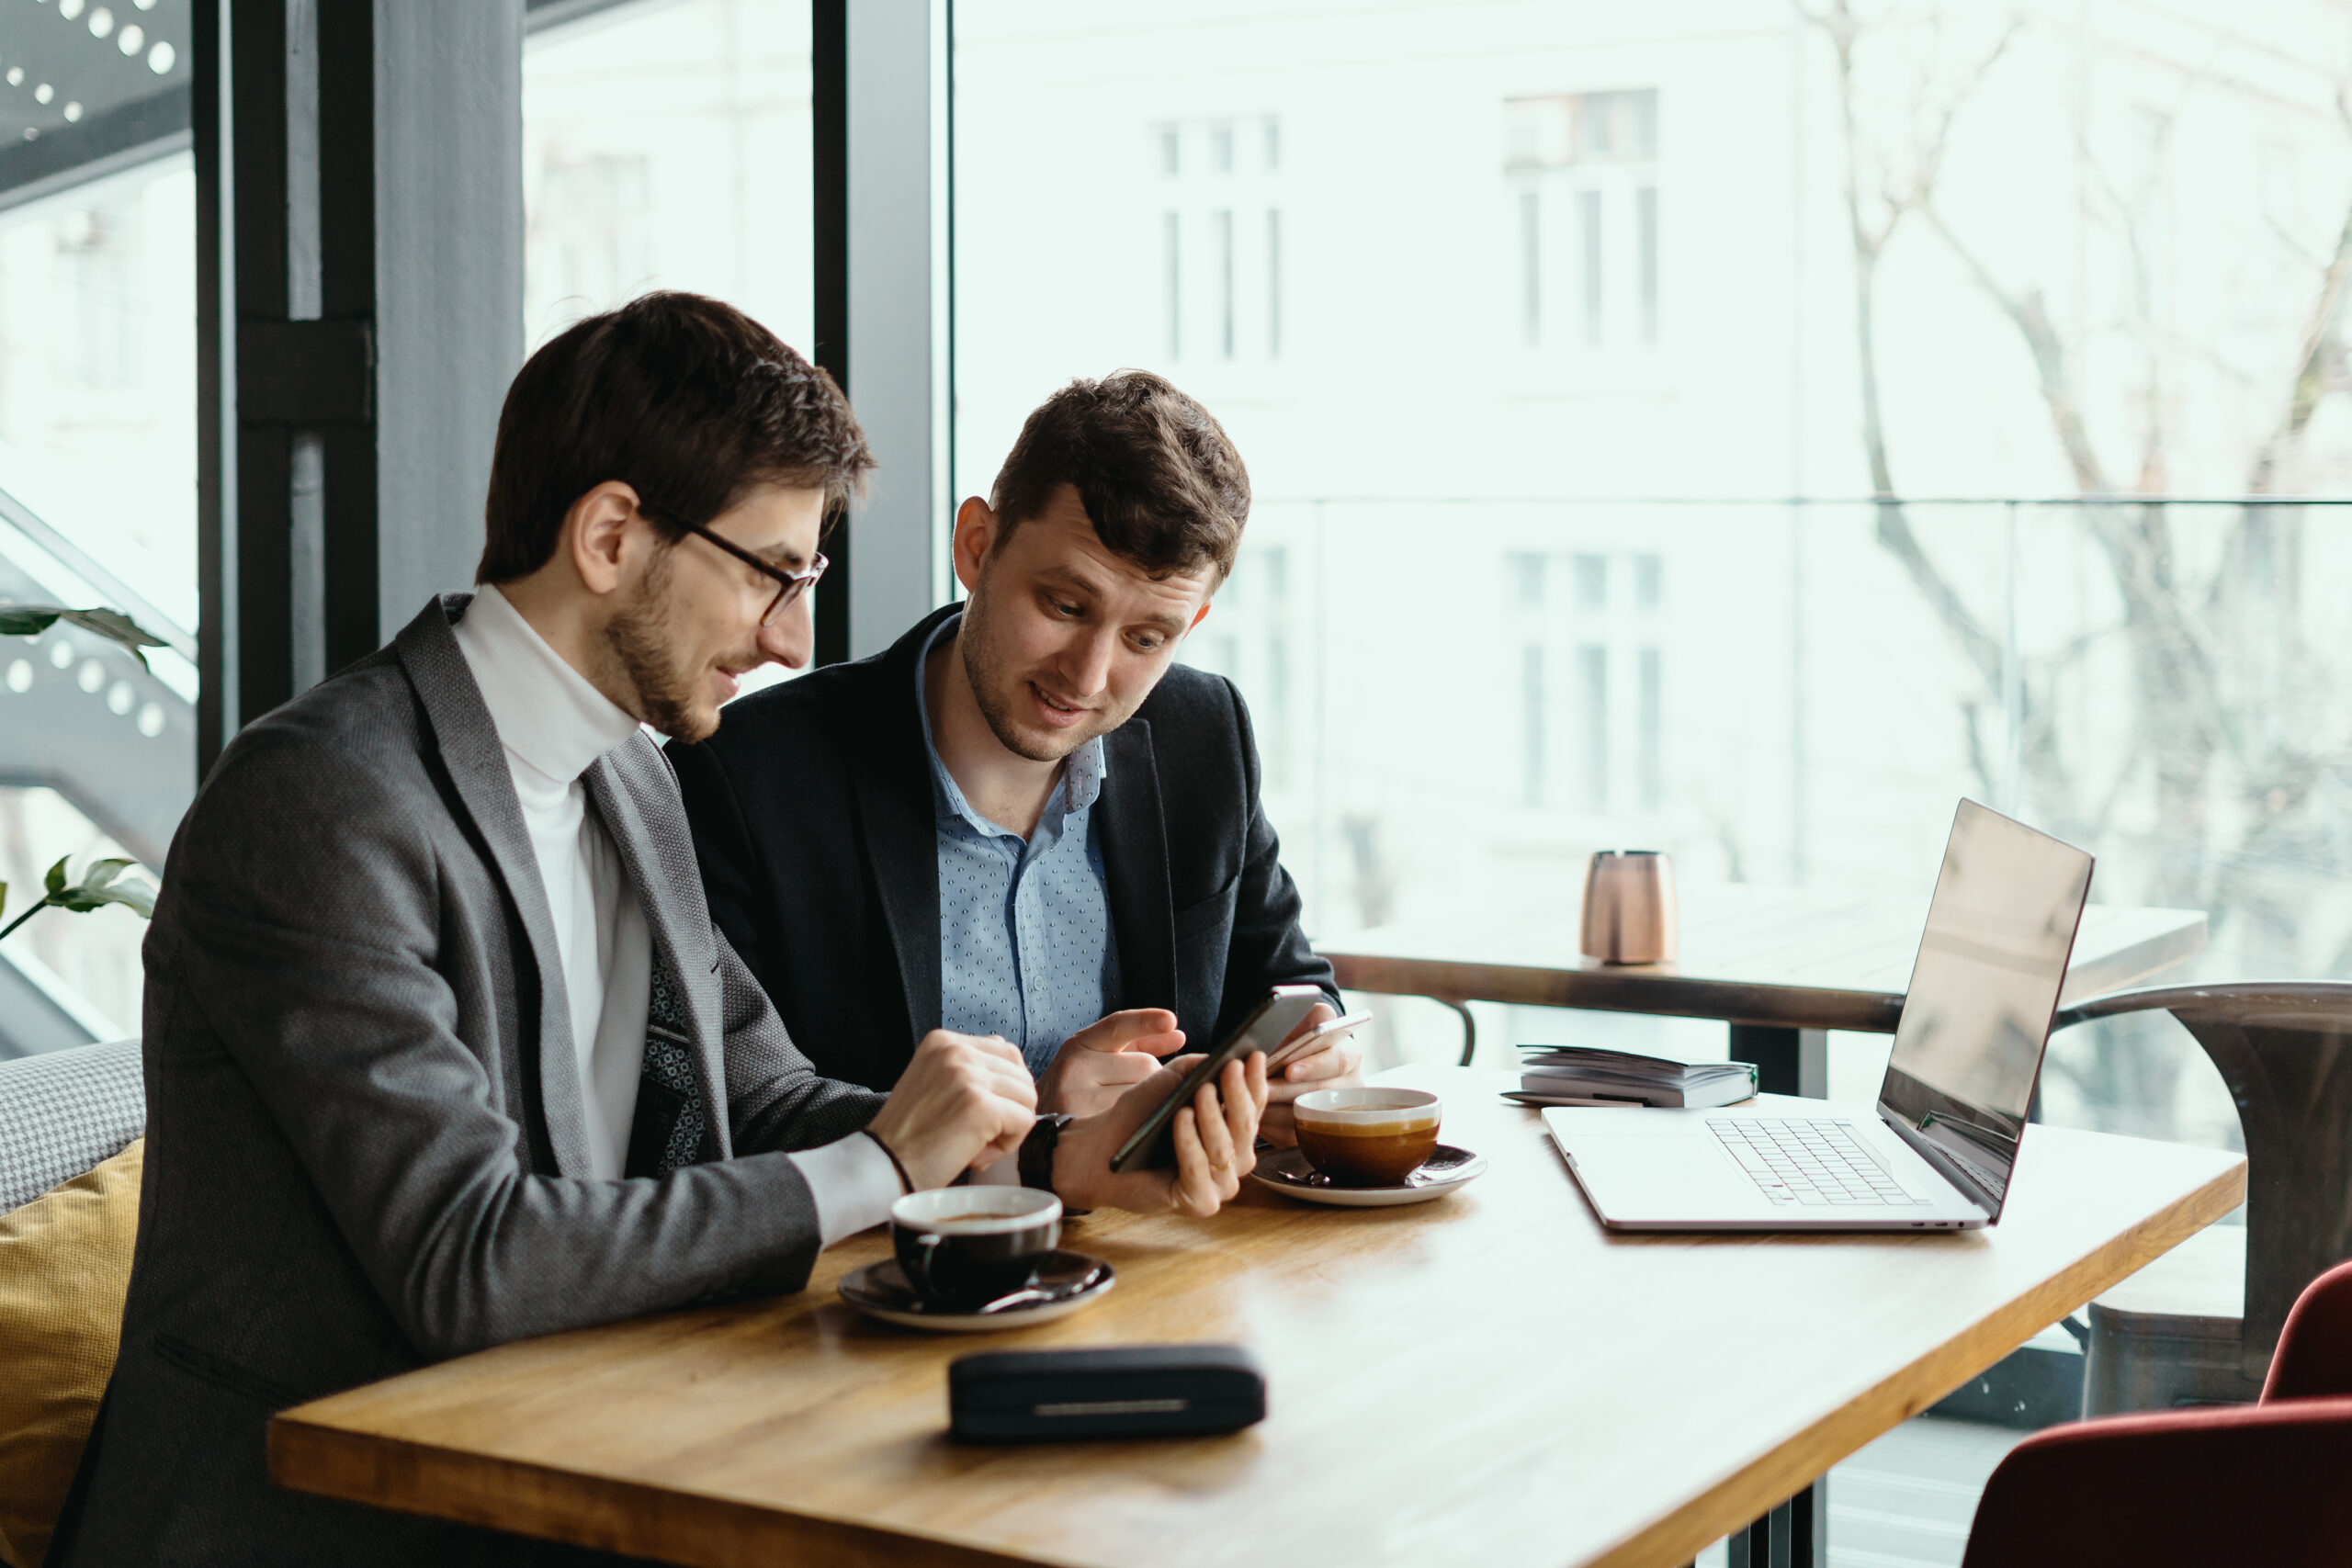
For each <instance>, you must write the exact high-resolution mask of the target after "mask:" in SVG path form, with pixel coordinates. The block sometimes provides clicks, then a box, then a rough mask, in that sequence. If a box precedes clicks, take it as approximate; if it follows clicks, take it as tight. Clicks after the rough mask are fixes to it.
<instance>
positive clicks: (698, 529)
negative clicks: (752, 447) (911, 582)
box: [637, 502, 832, 626]
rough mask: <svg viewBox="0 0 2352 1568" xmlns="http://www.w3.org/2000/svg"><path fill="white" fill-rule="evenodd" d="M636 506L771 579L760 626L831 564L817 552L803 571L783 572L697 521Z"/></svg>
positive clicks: (771, 622) (770, 623)
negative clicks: (772, 593) (772, 594)
mask: <svg viewBox="0 0 2352 1568" xmlns="http://www.w3.org/2000/svg"><path fill="white" fill-rule="evenodd" d="M637 509H638V510H639V512H642V513H645V514H646V515H647V516H648V517H652V518H656V519H658V520H660V521H662V522H664V523H667V524H669V525H671V526H673V527H676V528H684V530H685V531H686V532H687V533H689V534H692V535H693V536H695V537H696V538H697V539H707V540H709V541H710V542H711V543H712V544H714V545H717V546H718V547H719V548H720V549H722V550H725V551H726V552H727V553H728V554H729V555H730V556H733V557H734V558H736V559H737V560H739V561H741V562H742V563H743V564H744V565H745V566H748V567H750V568H751V569H752V570H753V571H756V572H758V573H759V574H760V575H761V576H762V577H765V578H769V579H771V580H773V581H775V585H776V589H775V598H773V599H771V600H769V601H768V607H767V608H766V609H765V610H763V611H762V612H761V613H760V625H762V626H774V625H775V620H776V617H777V616H778V615H783V614H784V611H785V607H786V605H788V604H791V603H792V602H793V601H794V600H795V599H797V598H799V597H800V596H801V595H802V594H803V593H806V592H809V590H810V589H811V588H814V587H816V586H817V580H818V579H819V578H820V577H822V576H824V575H825V568H827V567H829V566H831V564H832V563H831V561H829V560H827V559H826V558H824V556H823V555H822V554H820V555H817V556H815V557H813V558H811V559H810V560H809V570H807V571H786V570H784V569H783V568H782V567H776V566H770V565H769V564H768V563H767V562H765V561H763V560H762V559H761V558H759V557H757V556H755V555H753V554H752V552H751V551H749V550H747V549H745V548H743V547H741V545H730V544H729V543H728V542H727V541H726V540H724V539H722V538H720V537H719V536H718V535H716V534H714V533H712V532H711V531H710V530H709V529H707V528H706V527H704V526H703V525H701V524H699V523H689V522H687V521H686V520H685V519H684V518H683V517H680V516H678V515H676V514H675V513H669V512H657V511H655V510H654V509H653V508H651V507H650V506H648V505H646V504H645V503H644V502H638V506H637Z"/></svg>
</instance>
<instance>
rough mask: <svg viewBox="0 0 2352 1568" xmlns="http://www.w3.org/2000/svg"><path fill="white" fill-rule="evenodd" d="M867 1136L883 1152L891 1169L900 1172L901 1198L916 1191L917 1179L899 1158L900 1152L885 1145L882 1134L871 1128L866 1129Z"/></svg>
mask: <svg viewBox="0 0 2352 1568" xmlns="http://www.w3.org/2000/svg"><path fill="white" fill-rule="evenodd" d="M865 1135H866V1136H867V1137H869V1138H871V1139H873V1140H874V1146H875V1147H876V1148H877V1149H880V1150H881V1151H882V1155H883V1157H884V1158H886V1159H888V1161H889V1162H890V1168H891V1169H892V1170H894V1171H896V1172H898V1174H899V1196H900V1197H904V1196H906V1195H907V1194H908V1193H910V1192H912V1191H913V1190H915V1179H914V1178H913V1177H912V1176H911V1175H910V1174H909V1173H908V1171H907V1162H906V1161H904V1160H902V1159H900V1158H899V1152H898V1150H896V1149H894V1148H892V1147H891V1146H890V1145H888V1144H887V1143H885V1142H884V1141H883V1139H882V1134H879V1133H877V1132H876V1131H875V1130H874V1129H873V1128H871V1127H868V1128H867V1129H865Z"/></svg>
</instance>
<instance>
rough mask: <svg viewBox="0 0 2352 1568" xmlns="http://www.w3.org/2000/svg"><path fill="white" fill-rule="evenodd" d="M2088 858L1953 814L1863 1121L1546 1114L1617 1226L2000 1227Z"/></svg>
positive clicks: (1845, 1110) (1765, 1106) (1995, 816)
mask: <svg viewBox="0 0 2352 1568" xmlns="http://www.w3.org/2000/svg"><path fill="white" fill-rule="evenodd" d="M2090 886H2091V857H2090V856H2089V855H2088V854H2086V853H2085V852H2083V851H2081V850H2078V849H2075V847H2074V846H2073V845H2071V844H2064V843H2061V842H2059V841H2058V840H2055V839H2053V838H2051V837H2049V836H2048V835H2047V834H2043V833H2037V832H2035V831H2034V830H2033V829H2030V828H2028V827H2026V826H2025V825H2024V824H2022V823H2018V822H2013V821H2011V820H2010V819H2009V818H2006V817H2004V816H2002V815H2001V814H2000V813H1999V812H1997V811H1994V810H1991V809H1989V808H1987V807H1983V806H1979V805H1978V804H1977V803H1976V802H1974V801H1973V800H1963V801H1962V802H1961V803H1960V811H1959V814H1958V815H1957V816H1956V817H1955V818H1953V820H1952V825H1951V840H1950V842H1949V843H1947V844H1946V845H1945V848H1944V863H1943V870H1942V871H1941V873H1940V874H1938V876H1937V878H1936V897H1935V901H1934V903H1933V904H1931V905H1930V906H1929V907H1928V925H1927V929H1926V931H1924V932H1923V933H1922V934H1921V936H1920V938H1919V956H1918V959H1917V962H1916V963H1915V964H1913V965H1912V969H1911V989H1910V991H1909V993H1908V994H1907V995H1905V998H1904V999H1903V1017H1902V1020H1901V1021H1900V1022H1899V1023H1898V1024H1897V1025H1896V1027H1895V1032H1894V1055H1892V1056H1891V1057H1890V1058H1889V1059H1888V1061H1887V1065H1886V1078H1885V1081H1884V1082H1883V1083H1882V1084H1881V1085H1880V1086H1879V1091H1878V1112H1877V1114H1876V1115H1875V1116H1872V1115H1871V1114H1869V1113H1867V1112H1863V1111H1858V1110H1855V1109H1852V1108H1849V1107H1844V1106H1838V1105H1835V1104H1832V1103H1830V1102H1828V1101H1823V1100H1796V1099H1792V1098H1787V1097H1783V1096H1779V1095H1767V1096H1763V1097H1761V1098H1760V1099H1758V1100H1757V1101H1755V1102H1754V1103H1752V1104H1750V1105H1748V1106H1745V1107H1734V1108H1729V1109H1725V1110H1720V1111H1668V1110H1655V1109H1650V1110H1606V1109H1602V1110H1584V1109H1581V1108H1577V1109H1564V1108H1554V1109H1551V1110H1547V1111H1544V1127H1545V1129H1546V1130H1547V1131H1549V1132H1550V1134H1552V1141H1553V1142H1554V1143H1555V1144H1557V1145H1559V1147H1560V1152H1561V1154H1563V1155H1565V1156H1566V1157H1567V1161H1568V1165H1569V1168H1571V1169H1572V1170H1573V1171H1574V1172H1575V1174H1576V1179H1577V1184H1578V1185H1579V1186H1581V1187H1582V1188H1583V1189H1584V1191H1585V1196H1586V1197H1587V1198H1589V1200H1591V1202H1592V1206H1593V1209H1594V1211H1595V1212H1596V1213H1599V1214H1600V1221H1601V1224H1605V1225H1607V1226H1609V1227H1610V1228H1611V1229H1612V1230H1628V1231H1677V1230H1705V1231H1715V1230H1771V1231H1783V1230H1787V1231H1794V1230H1840V1231H1882V1230H1973V1229H1975V1228H1977V1227H1979V1226H1983V1225H1989V1224H1993V1223H1994V1222H1995V1221H1996V1220H1998V1219H1999V1218H2000V1217H2001V1203H2002V1201H2003V1199H2004V1198H2005V1197H2006V1196H2007V1192H2008V1185H2009V1170H2010V1168H2011V1166H2012V1165H2013V1164H2014V1163H2015V1162H2016V1159H2017V1152H2018V1139H2019V1138H2021V1137H2022V1136H2023V1135H2024V1134H2025V1122H2026V1113H2027V1111H2028V1110H2029V1108H2030V1106H2031V1105H2032V1103H2033V1089H2034V1081H2035V1079H2036V1078H2037V1077H2039V1076H2040V1074H2041V1056H2042V1052H2043V1050H2044V1049H2045V1047H2047V1045H2048V1044H2049V1042H2050V1024H2051V1020H2052V1017H2054V1016H2055V1014H2056V1012H2057V1010H2058V992H2059V988H2060V987H2062V986H2063V985H2064V983H2065V978H2066V961H2067V959H2068V957H2069V956H2070V955H2071V954H2072V953H2073V952H2074V949H2075V930H2076V928H2077V927H2078V926H2079V925H2080V924H2081V922H2082V917H2083V904H2084V901H2085V900H2086V898H2087V897H2089V896H2090Z"/></svg>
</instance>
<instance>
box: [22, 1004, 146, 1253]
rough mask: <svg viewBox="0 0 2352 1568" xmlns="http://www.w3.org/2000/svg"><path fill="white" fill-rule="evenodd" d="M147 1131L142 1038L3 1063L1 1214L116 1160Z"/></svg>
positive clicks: (48, 1053) (85, 1046)
mask: <svg viewBox="0 0 2352 1568" xmlns="http://www.w3.org/2000/svg"><path fill="white" fill-rule="evenodd" d="M146 1130H147V1085H146V1081H145V1078H144V1077H143V1076H142V1075H141V1070H140V1063H139V1042H138V1041H136V1040H117V1041H114V1042H111V1043H107V1044H104V1045H83V1046H79V1047H76V1048H75V1049H74V1050H71V1051H51V1052H47V1053H44V1054H43V1055H38V1056H20V1057H17V1059H15V1060H14V1061H6V1062H0V1213H6V1212H7V1211H9V1210H11V1209H15V1208H17V1207H20V1206H21V1205H23V1204H26V1203H29V1202H31V1201H33V1200H34V1199H36V1198H38V1197H40V1195H41V1194H42V1193H44V1192H46V1191H48V1190H50V1189H51V1188H52V1187H54V1186H56V1185H57V1184H58V1183H59V1182H61V1181H70V1180H72V1179H74V1178H75V1177H77V1176H79V1175H81V1174H82V1173H83V1172H84V1171H85V1170H88V1169H90V1168H92V1167H94V1166H96V1165H97V1164H98V1162H100V1161H101V1160H106V1159H110V1158H112V1157H113V1156H115V1155H117V1154H119V1153H121V1152H122V1150H123V1148H124V1147H125V1146H126V1145H129V1144H130V1140H131V1139H133V1138H136V1137H137V1136H139V1135H140V1134H141V1133H143V1132H145V1131H146Z"/></svg>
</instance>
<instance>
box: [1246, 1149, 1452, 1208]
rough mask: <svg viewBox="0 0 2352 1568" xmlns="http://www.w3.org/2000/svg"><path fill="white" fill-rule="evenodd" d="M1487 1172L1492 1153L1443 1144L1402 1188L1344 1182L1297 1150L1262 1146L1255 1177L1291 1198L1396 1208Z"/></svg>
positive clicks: (1337, 1205)
mask: <svg viewBox="0 0 2352 1568" xmlns="http://www.w3.org/2000/svg"><path fill="white" fill-rule="evenodd" d="M1486 1174H1487V1156H1484V1155H1477V1154H1472V1153H1471V1152H1470V1151H1469V1150H1468V1149H1458V1148H1455V1147H1454V1146H1453V1145H1452V1144H1440V1145H1438V1146H1437V1147H1436V1148H1435V1149H1433V1150H1431V1151H1430V1157H1429V1158H1428V1159H1426V1160H1424V1161H1423V1162H1422V1163H1421V1168H1420V1169H1419V1170H1417V1171H1415V1172H1413V1174H1412V1175H1410V1176H1408V1177H1407V1178H1406V1179H1405V1180H1404V1184H1403V1185H1402V1186H1398V1187H1341V1186H1339V1185H1337V1184H1336V1183H1334V1182H1333V1181H1332V1179H1330V1178H1329V1177H1328V1176H1325V1175H1322V1174H1321V1173H1319V1172H1318V1171H1317V1170H1316V1168H1314V1167H1313V1166H1311V1165H1309V1164H1307V1163H1306V1155H1305V1154H1304V1153H1302V1152H1300V1151H1299V1150H1297V1149H1261V1150H1260V1151H1259V1154H1258V1168H1256V1169H1255V1170H1253V1171H1251V1172H1250V1180H1252V1181H1254V1182H1256V1183H1258V1185H1259V1186H1261V1187H1270V1188H1272V1189H1273V1190H1275V1191H1277V1192H1279V1193H1281V1194H1282V1195H1283V1197H1285V1198H1300V1199H1304V1200H1305V1201H1307V1202H1309V1203H1329V1204H1331V1205H1332V1206H1333V1207H1335V1208H1340V1209H1393V1208H1395V1207H1396V1206H1397V1204H1399V1203H1427V1202H1429V1201H1431V1200H1432V1199H1437V1198H1442V1197H1444V1196H1445V1195H1446V1194H1447V1193H1449V1192H1452V1191H1453V1190H1456V1189H1457V1188H1461V1187H1466V1186H1468V1185H1469V1184H1470V1183H1471V1182H1473V1181H1476V1180H1477V1179H1478V1178H1480V1177H1482V1176H1484V1175H1486Z"/></svg>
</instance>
